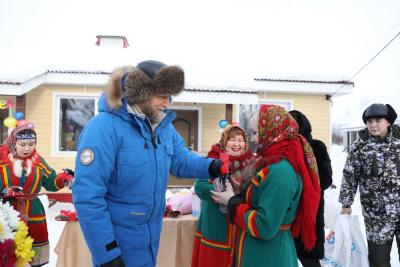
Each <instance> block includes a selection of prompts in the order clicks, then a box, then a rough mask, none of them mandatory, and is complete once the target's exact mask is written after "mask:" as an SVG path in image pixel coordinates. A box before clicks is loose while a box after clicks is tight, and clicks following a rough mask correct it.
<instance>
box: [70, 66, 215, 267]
mask: <svg viewBox="0 0 400 267" xmlns="http://www.w3.org/2000/svg"><path fill="white" fill-rule="evenodd" d="M183 86H184V73H183V70H182V69H181V68H179V67H177V66H167V65H165V64H163V63H161V62H158V61H144V62H141V63H139V64H138V65H137V66H136V67H123V68H119V69H117V70H116V71H114V72H113V74H112V75H111V78H110V81H109V84H108V86H107V89H106V90H105V92H104V93H103V94H102V96H101V97H100V100H99V114H98V115H96V116H95V117H94V118H93V119H92V120H91V121H89V122H88V123H87V125H86V126H85V128H84V130H83V132H82V134H81V136H80V140H79V146H78V153H77V158H76V163H75V168H76V171H75V178H76V179H75V183H74V186H73V189H72V192H73V198H74V205H75V207H76V210H77V213H78V217H79V222H80V225H81V228H82V231H83V234H84V237H85V239H86V242H87V244H88V247H89V250H90V252H91V254H92V259H93V263H94V265H95V266H102V267H107V266H112V267H120V266H132V267H133V266H155V265H156V258H157V251H158V246H159V240H160V234H161V228H162V219H163V214H164V209H165V191H166V188H167V181H168V176H169V173H170V172H171V173H172V174H174V175H175V176H178V177H188V178H194V177H196V178H204V179H208V178H210V177H217V176H219V175H220V170H221V165H222V163H221V161H218V160H214V161H213V160H212V159H206V158H204V157H201V156H199V155H197V154H195V153H192V152H190V151H189V150H188V149H187V148H186V147H185V144H184V141H183V139H182V137H181V136H180V135H179V134H178V132H177V131H176V130H175V128H174V126H173V125H172V121H173V119H174V118H175V114H174V113H173V112H171V111H169V110H167V109H166V108H167V106H168V105H169V102H170V97H171V96H173V95H177V94H179V93H180V92H181V91H182V90H183Z"/></svg>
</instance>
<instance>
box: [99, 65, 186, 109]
mask: <svg viewBox="0 0 400 267" xmlns="http://www.w3.org/2000/svg"><path fill="white" fill-rule="evenodd" d="M184 80H185V79H184V72H183V70H182V69H181V68H180V67H178V66H167V65H165V64H164V63H162V62H159V61H154V60H148V61H143V62H141V63H139V64H138V65H137V66H136V67H132V66H125V67H121V68H118V69H116V70H115V71H114V72H113V73H112V74H111V78H110V80H109V83H108V86H107V89H106V94H107V102H108V105H109V106H110V107H111V108H113V109H117V108H119V107H120V106H121V104H122V102H121V99H122V98H124V97H126V98H127V100H128V104H129V105H133V104H136V103H139V102H141V101H144V100H147V99H149V98H150V97H151V96H172V95H177V94H179V93H181V92H182V90H183V87H184Z"/></svg>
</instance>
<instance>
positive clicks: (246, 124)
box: [237, 100, 293, 152]
mask: <svg viewBox="0 0 400 267" xmlns="http://www.w3.org/2000/svg"><path fill="white" fill-rule="evenodd" d="M261 104H274V105H279V106H281V107H283V108H284V109H286V110H287V111H290V110H292V106H293V105H292V102H291V101H288V100H260V101H259V104H240V105H239V108H238V114H237V121H238V122H239V125H240V126H241V127H242V128H243V129H245V131H246V133H247V136H248V137H249V139H251V137H252V135H253V130H252V129H251V126H250V118H251V116H253V114H254V113H256V112H257V110H258V106H259V105H261ZM250 149H251V150H252V151H253V152H255V151H256V146H255V144H254V143H252V142H250Z"/></svg>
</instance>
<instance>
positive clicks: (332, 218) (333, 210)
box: [324, 188, 342, 228]
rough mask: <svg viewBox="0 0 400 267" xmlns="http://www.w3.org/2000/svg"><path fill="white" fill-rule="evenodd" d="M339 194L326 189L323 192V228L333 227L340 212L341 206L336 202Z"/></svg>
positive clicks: (333, 190)
mask: <svg viewBox="0 0 400 267" xmlns="http://www.w3.org/2000/svg"><path fill="white" fill-rule="evenodd" d="M338 197H339V192H338V190H336V189H331V188H330V189H327V190H325V192H324V201H325V207H324V210H325V212H324V221H325V226H326V227H329V228H333V226H334V225H335V222H336V219H337V217H338V216H339V214H340V211H341V210H342V206H341V205H340V203H339V202H338V200H337V199H338Z"/></svg>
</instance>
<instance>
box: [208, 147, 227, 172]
mask: <svg viewBox="0 0 400 267" xmlns="http://www.w3.org/2000/svg"><path fill="white" fill-rule="evenodd" d="M220 158H221V159H216V160H214V161H213V162H211V164H210V166H209V167H208V172H209V173H210V176H211V177H212V178H217V177H221V176H226V175H228V174H229V155H228V154H223V153H221V155H220Z"/></svg>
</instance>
